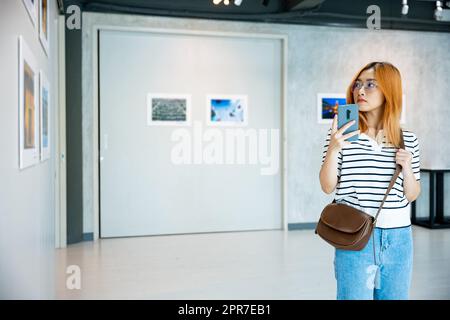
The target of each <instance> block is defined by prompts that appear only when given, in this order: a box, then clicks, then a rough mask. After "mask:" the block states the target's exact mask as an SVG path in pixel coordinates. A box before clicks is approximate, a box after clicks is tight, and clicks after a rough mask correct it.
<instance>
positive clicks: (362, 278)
mask: <svg viewBox="0 0 450 320" xmlns="http://www.w3.org/2000/svg"><path fill="white" fill-rule="evenodd" d="M347 103H348V104H352V103H356V104H358V106H359V130H357V131H354V132H351V133H348V134H345V135H344V134H343V132H344V131H345V130H346V129H347V128H348V127H350V126H351V124H352V123H347V124H346V125H344V126H343V127H342V128H340V129H338V128H337V119H336V117H335V118H334V120H333V125H332V128H331V129H330V130H329V131H328V136H327V139H326V143H325V146H324V151H323V158H322V167H321V170H320V185H321V187H322V190H323V191H324V192H325V193H327V194H330V193H332V192H333V191H335V190H336V194H335V201H336V202H337V203H344V204H346V205H349V206H353V207H355V208H357V209H359V210H362V211H364V212H366V213H368V214H370V215H373V216H374V215H375V214H376V211H377V209H378V208H379V206H380V204H381V201H382V199H383V196H384V195H385V193H386V190H387V188H388V185H389V182H390V180H391V178H392V176H393V174H394V172H395V168H396V165H397V164H399V165H400V166H401V168H402V170H401V173H400V175H399V177H398V178H397V180H396V182H395V184H394V187H393V188H392V190H391V191H390V193H389V195H388V197H387V199H386V202H385V203H384V205H383V208H382V210H381V212H380V215H379V217H378V220H377V222H376V225H375V228H374V231H373V232H374V237H370V240H369V242H368V243H367V245H366V247H365V248H364V249H363V250H361V251H348V250H341V249H336V251H335V257H334V270H335V277H336V281H337V299H339V300H341V299H358V300H360V299H361V300H363V299H364V300H366V299H376V300H381V299H395V300H400V299H408V298H409V289H410V283H411V276H412V262H413V241H412V230H411V220H410V203H411V202H412V201H414V200H415V199H416V198H417V197H418V196H419V194H420V159H419V143H418V140H417V137H416V135H415V134H414V133H413V132H411V131H408V130H401V128H400V116H401V111H402V84H401V76H400V72H399V70H398V69H397V68H396V67H395V66H393V65H392V64H390V63H388V62H372V63H369V64H367V65H366V66H364V67H363V68H362V69H361V70H360V71H358V72H357V74H356V75H355V77H354V78H353V80H352V82H351V84H350V86H349V88H348V90H347ZM356 134H359V138H358V140H357V141H353V142H348V141H346V139H348V138H349V137H351V136H353V135H356ZM400 134H403V140H404V144H405V149H401V148H400V143H401V142H400V141H401V139H400ZM373 239H375V252H376V254H375V257H374V254H373V250H372V248H373ZM374 260H375V261H374ZM374 279H375V281H374Z"/></svg>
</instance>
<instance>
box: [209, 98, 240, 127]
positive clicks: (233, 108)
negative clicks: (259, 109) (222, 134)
mask: <svg viewBox="0 0 450 320" xmlns="http://www.w3.org/2000/svg"><path fill="white" fill-rule="evenodd" d="M206 123H207V124H208V125H212V126H246V125H247V124H248V98H247V96H246V95H217V94H210V95H207V97H206Z"/></svg>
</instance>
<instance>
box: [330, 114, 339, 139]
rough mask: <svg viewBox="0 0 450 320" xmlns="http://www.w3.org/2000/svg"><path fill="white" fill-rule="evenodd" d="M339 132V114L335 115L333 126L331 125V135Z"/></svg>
mask: <svg viewBox="0 0 450 320" xmlns="http://www.w3.org/2000/svg"><path fill="white" fill-rule="evenodd" d="M337 130H338V128H337V114H336V115H334V118H333V124H332V125H331V134H334V133H336V131H337Z"/></svg>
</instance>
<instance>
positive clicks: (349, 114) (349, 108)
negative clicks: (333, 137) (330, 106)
mask: <svg viewBox="0 0 450 320" xmlns="http://www.w3.org/2000/svg"><path fill="white" fill-rule="evenodd" d="M358 111H359V108H358V105H357V104H344V105H341V106H339V107H338V129H339V128H342V126H343V125H345V124H346V123H348V122H350V121H352V120H355V123H354V124H353V125H352V126H351V127H350V128H348V129H347V130H345V132H344V135H345V134H347V133H350V132H353V131H355V130H358V128H359V112H358ZM358 138H359V135H354V136H353V137H350V138H348V139H347V141H356V140H358Z"/></svg>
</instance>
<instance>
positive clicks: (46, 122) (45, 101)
mask: <svg viewBox="0 0 450 320" xmlns="http://www.w3.org/2000/svg"><path fill="white" fill-rule="evenodd" d="M39 92H40V94H39V97H40V104H39V106H40V109H39V111H40V112H39V114H40V122H39V123H40V142H41V143H40V146H41V153H40V155H41V161H45V160H47V159H49V158H50V85H49V82H48V80H47V77H46V76H45V74H44V72H43V71H42V70H41V71H40V72H39Z"/></svg>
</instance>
